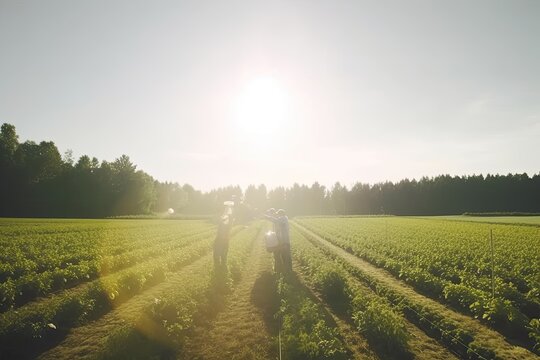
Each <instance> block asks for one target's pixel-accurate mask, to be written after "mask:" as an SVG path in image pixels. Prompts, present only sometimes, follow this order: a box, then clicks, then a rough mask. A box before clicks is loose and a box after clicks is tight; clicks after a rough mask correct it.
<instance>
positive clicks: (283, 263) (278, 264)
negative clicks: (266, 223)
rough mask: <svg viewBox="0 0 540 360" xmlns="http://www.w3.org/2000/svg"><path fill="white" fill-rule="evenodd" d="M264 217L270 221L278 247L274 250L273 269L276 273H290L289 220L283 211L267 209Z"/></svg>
mask: <svg viewBox="0 0 540 360" xmlns="http://www.w3.org/2000/svg"><path fill="white" fill-rule="evenodd" d="M265 217H266V218H267V219H268V220H270V221H272V224H273V228H274V232H275V233H276V236H277V238H278V242H279V246H278V247H277V249H276V250H274V264H275V265H274V267H275V271H276V272H290V271H292V257H291V241H290V237H289V218H288V217H287V215H286V213H285V210H283V209H279V210H278V211H277V212H276V211H275V210H274V209H269V211H268V214H266V215H265Z"/></svg>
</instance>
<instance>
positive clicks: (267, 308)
mask: <svg viewBox="0 0 540 360" xmlns="http://www.w3.org/2000/svg"><path fill="white" fill-rule="evenodd" d="M251 303H252V304H253V305H254V306H255V307H256V308H258V309H259V310H260V311H261V314H262V317H263V321H264V325H265V327H266V329H267V331H268V332H270V333H271V334H277V333H278V331H279V321H278V319H277V318H276V316H275V315H276V313H277V312H278V311H279V307H280V298H279V294H278V288H277V280H276V276H275V275H274V274H272V273H271V272H270V271H265V272H263V273H262V274H261V275H260V276H259V277H258V278H257V279H256V280H255V283H254V285H253V288H252V290H251Z"/></svg>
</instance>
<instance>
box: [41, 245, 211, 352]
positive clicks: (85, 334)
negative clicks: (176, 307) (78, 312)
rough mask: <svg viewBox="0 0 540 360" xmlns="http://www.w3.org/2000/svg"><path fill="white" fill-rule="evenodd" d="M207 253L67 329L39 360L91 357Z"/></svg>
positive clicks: (203, 263) (198, 267) (196, 268)
mask: <svg viewBox="0 0 540 360" xmlns="http://www.w3.org/2000/svg"><path fill="white" fill-rule="evenodd" d="M210 258H211V254H207V255H205V256H203V257H202V258H200V259H198V260H196V261H195V262H193V263H192V264H190V265H187V266H185V267H184V268H182V269H181V270H180V271H178V272H176V273H173V274H169V277H168V279H167V280H166V281H165V282H162V283H160V284H158V285H156V286H154V287H152V288H150V289H148V290H146V291H144V292H143V293H141V294H139V295H136V296H134V297H132V298H131V299H129V300H127V301H126V302H124V303H122V304H120V305H119V306H118V307H117V308H115V309H113V310H111V311H110V312H108V313H107V314H106V315H104V316H103V317H101V318H99V319H98V320H96V321H93V322H90V323H88V324H86V325H84V326H80V327H77V328H73V329H71V331H70V332H69V334H68V335H67V336H66V338H65V339H64V340H63V341H62V342H61V343H60V344H58V345H57V346H56V347H54V348H52V349H50V350H48V351H47V352H45V353H43V354H41V355H40V356H39V359H82V358H90V357H93V356H95V355H96V354H97V353H98V352H99V350H101V349H102V347H103V344H104V343H105V341H106V340H107V337H108V336H109V335H110V333H111V332H112V331H113V330H114V329H117V328H119V327H120V326H122V325H125V324H126V323H135V322H136V321H137V320H138V319H139V317H140V314H141V311H142V310H143V309H144V308H145V307H146V306H148V305H149V304H151V303H152V302H153V301H154V299H155V298H157V297H159V295H160V294H163V293H167V292H169V291H171V290H173V289H174V288H177V287H178V286H179V284H183V282H182V280H183V277H184V276H185V274H187V273H189V272H201V271H203V270H204V269H206V268H207V267H208V264H209V259H210Z"/></svg>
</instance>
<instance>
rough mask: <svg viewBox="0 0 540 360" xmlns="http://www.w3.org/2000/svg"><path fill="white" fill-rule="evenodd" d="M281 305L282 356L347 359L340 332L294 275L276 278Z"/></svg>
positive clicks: (280, 336)
mask: <svg viewBox="0 0 540 360" xmlns="http://www.w3.org/2000/svg"><path fill="white" fill-rule="evenodd" d="M276 281H277V293H278V296H279V298H280V307H279V311H278V312H277V314H276V316H277V319H278V321H279V322H280V324H279V327H280V334H279V337H278V341H281V344H280V346H279V348H280V349H281V352H282V355H283V358H284V359H289V360H304V359H306V360H319V359H320V360H322V359H336V360H340V359H348V358H350V354H349V351H348V349H347V348H346V346H345V344H344V343H343V340H342V339H341V337H340V335H339V332H338V331H337V329H336V328H335V326H334V324H333V323H332V320H331V318H330V317H329V316H328V314H326V312H325V309H324V307H323V306H322V305H321V304H319V303H317V302H316V301H315V300H314V299H313V298H312V297H311V296H310V294H309V292H308V291H307V289H305V288H303V287H302V284H301V283H300V281H299V280H298V279H297V278H296V277H295V275H293V274H290V275H287V276H281V277H278V278H277V280H276Z"/></svg>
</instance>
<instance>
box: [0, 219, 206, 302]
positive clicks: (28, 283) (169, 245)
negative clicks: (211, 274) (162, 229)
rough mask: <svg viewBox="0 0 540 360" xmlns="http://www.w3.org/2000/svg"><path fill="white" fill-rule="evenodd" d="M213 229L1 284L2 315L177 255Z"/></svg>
mask: <svg viewBox="0 0 540 360" xmlns="http://www.w3.org/2000/svg"><path fill="white" fill-rule="evenodd" d="M212 233H213V230H212V229H205V230H203V231H201V230H198V231H197V233H195V234H193V232H192V231H191V232H189V233H186V234H171V235H172V236H170V237H168V238H167V239H166V240H165V241H155V239H149V240H148V241H144V242H143V241H140V243H141V244H139V248H138V249H136V250H131V249H129V248H127V249H126V252H124V253H122V254H117V255H114V256H104V257H100V256H98V257H97V258H95V259H92V260H89V261H82V262H80V263H79V264H76V265H71V266H68V267H66V268H55V269H52V270H46V271H44V272H41V273H31V274H27V275H24V276H22V277H19V278H18V279H15V280H12V279H8V280H6V281H5V282H3V283H2V284H0V311H6V310H9V309H12V308H14V307H18V306H21V305H23V304H25V303H27V302H29V301H31V300H34V299H36V298H37V297H40V296H45V295H48V294H50V293H52V292H56V291H60V290H64V289H69V288H72V287H74V286H76V285H79V284H81V283H84V282H88V281H91V280H94V279H96V278H98V277H100V276H106V275H108V274H111V273H114V272H116V271H119V270H121V269H125V268H128V267H130V266H133V265H135V264H138V263H140V262H142V261H146V260H148V259H150V258H155V257H158V256H161V255H162V254H164V253H167V252H170V251H174V250H176V249H179V248H181V247H184V246H188V245H189V244H191V242H193V241H196V240H197V239H200V238H201V237H207V236H210V235H211V234H212Z"/></svg>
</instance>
